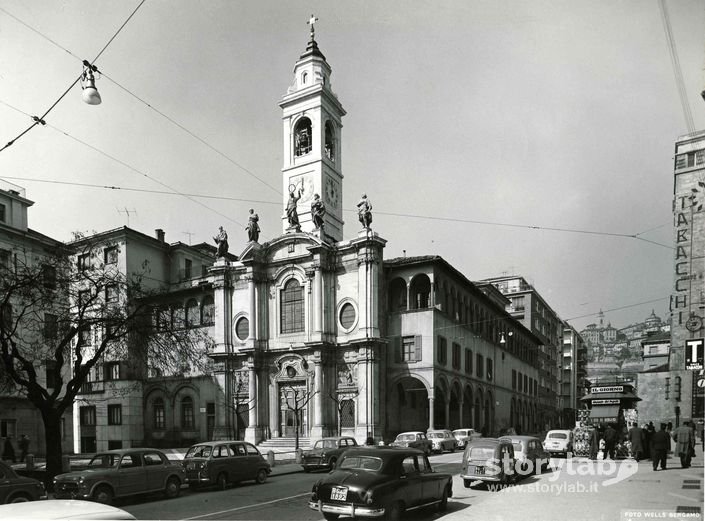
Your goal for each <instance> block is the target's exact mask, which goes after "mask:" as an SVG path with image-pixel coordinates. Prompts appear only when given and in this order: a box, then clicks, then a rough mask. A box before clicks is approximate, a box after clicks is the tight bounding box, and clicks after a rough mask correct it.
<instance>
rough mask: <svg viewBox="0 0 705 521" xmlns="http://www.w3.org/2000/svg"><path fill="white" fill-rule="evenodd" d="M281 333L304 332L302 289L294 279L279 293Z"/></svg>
mask: <svg viewBox="0 0 705 521" xmlns="http://www.w3.org/2000/svg"><path fill="white" fill-rule="evenodd" d="M280 320H281V332H282V333H300V332H302V331H304V288H303V286H302V285H301V284H299V281H298V280H296V279H291V280H289V281H288V282H287V283H286V285H285V286H284V289H283V290H282V292H281V317H280Z"/></svg>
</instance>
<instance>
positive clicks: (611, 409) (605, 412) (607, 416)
mask: <svg viewBox="0 0 705 521" xmlns="http://www.w3.org/2000/svg"><path fill="white" fill-rule="evenodd" d="M618 417H619V405H595V406H593V408H592V409H590V419H591V420H596V421H597V422H600V423H604V422H617V418H618Z"/></svg>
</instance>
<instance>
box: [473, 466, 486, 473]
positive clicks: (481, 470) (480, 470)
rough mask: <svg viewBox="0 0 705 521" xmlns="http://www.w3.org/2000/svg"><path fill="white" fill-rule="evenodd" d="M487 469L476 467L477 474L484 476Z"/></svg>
mask: <svg viewBox="0 0 705 521" xmlns="http://www.w3.org/2000/svg"><path fill="white" fill-rule="evenodd" d="M484 473H485V467H475V474H484Z"/></svg>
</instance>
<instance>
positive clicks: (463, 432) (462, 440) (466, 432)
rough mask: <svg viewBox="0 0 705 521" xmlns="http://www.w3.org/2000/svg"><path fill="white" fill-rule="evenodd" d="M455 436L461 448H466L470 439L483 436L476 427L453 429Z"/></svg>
mask: <svg viewBox="0 0 705 521" xmlns="http://www.w3.org/2000/svg"><path fill="white" fill-rule="evenodd" d="M453 437H454V438H455V439H456V441H457V442H458V447H459V448H461V449H462V448H464V447H465V445H466V444H467V442H468V441H470V440H474V439H475V438H480V437H482V434H480V433H479V432H477V431H476V430H475V429H471V428H469V427H467V428H464V429H455V430H454V431H453Z"/></svg>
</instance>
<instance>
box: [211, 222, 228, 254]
mask: <svg viewBox="0 0 705 521" xmlns="http://www.w3.org/2000/svg"><path fill="white" fill-rule="evenodd" d="M213 240H214V241H215V243H216V244H217V245H218V249H217V250H216V252H215V257H216V259H219V258H220V257H225V254H226V253H228V234H227V232H226V231H225V230H224V229H223V227H222V226H221V227H219V229H218V235H216V236H215V237H213Z"/></svg>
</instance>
